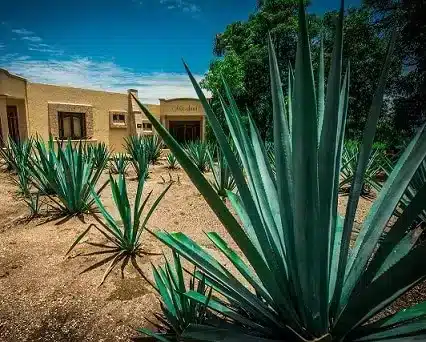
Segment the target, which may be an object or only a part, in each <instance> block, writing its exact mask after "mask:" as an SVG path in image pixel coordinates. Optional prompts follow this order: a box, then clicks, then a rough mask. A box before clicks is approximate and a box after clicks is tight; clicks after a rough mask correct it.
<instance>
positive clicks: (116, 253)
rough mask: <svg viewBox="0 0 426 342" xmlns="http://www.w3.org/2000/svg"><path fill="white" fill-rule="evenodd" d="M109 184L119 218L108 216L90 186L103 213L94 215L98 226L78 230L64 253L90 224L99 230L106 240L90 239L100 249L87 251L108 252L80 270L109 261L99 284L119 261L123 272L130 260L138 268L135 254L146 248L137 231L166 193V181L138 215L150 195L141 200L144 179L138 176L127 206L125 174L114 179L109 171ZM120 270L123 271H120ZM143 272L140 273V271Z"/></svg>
mask: <svg viewBox="0 0 426 342" xmlns="http://www.w3.org/2000/svg"><path fill="white" fill-rule="evenodd" d="M110 184H111V192H112V197H113V199H114V203H115V206H116V208H117V210H118V212H119V215H120V220H116V219H114V218H113V217H112V215H111V213H110V212H109V211H108V210H107V209H106V208H105V206H104V205H103V203H102V202H101V200H100V198H99V195H98V194H97V193H96V192H95V191H94V190H93V189H92V196H93V198H94V201H95V202H96V205H97V206H98V209H99V211H100V213H101V215H102V217H103V220H101V219H100V218H99V217H98V216H97V215H96V214H94V217H95V218H96V220H97V222H98V223H99V224H100V226H97V225H96V224H91V225H90V226H89V227H88V228H87V229H86V230H85V231H84V232H83V233H82V234H80V235H79V236H78V237H77V239H76V240H75V241H74V243H73V244H72V245H71V247H70V249H69V250H68V252H67V253H66V254H67V255H68V254H69V253H70V252H71V251H72V250H73V249H74V247H75V246H76V245H77V244H78V243H79V242H80V241H81V239H82V238H83V237H84V236H85V235H86V234H87V233H88V232H89V231H90V229H92V228H96V229H97V230H98V231H99V232H101V233H102V235H103V236H104V237H106V238H107V239H108V242H107V243H91V245H93V246H95V247H98V248H100V250H98V251H96V252H94V253H89V255H97V254H100V255H105V254H107V255H108V256H107V257H106V258H104V259H102V260H101V261H100V262H97V263H96V264H94V265H92V266H90V267H89V268H87V269H86V270H85V271H83V272H87V271H90V270H93V269H95V268H97V267H100V266H102V265H103V264H106V263H107V262H110V263H109V265H108V267H107V269H106V271H105V273H104V276H103V278H102V281H101V284H103V282H104V281H105V279H106V278H107V277H108V275H109V274H110V273H111V272H112V270H113V269H114V268H115V267H116V266H117V265H118V264H119V263H120V262H121V270H122V272H123V270H124V268H125V267H126V265H127V264H128V262H129V261H131V262H132V264H133V265H134V267H135V268H136V270H137V271H139V272H141V271H140V268H139V267H138V265H137V259H136V257H138V256H139V257H142V256H143V255H144V254H146V251H144V250H143V249H142V241H141V234H142V232H143V231H144V229H145V228H146V224H147V223H148V220H149V218H150V217H151V215H152V213H153V212H154V210H155V208H156V207H157V205H158V204H159V203H160V201H161V199H162V198H163V197H164V195H165V194H166V192H167V190H168V189H169V188H170V185H169V186H168V187H166V189H165V190H164V191H163V192H162V193H161V194H160V196H158V198H157V199H156V200H155V202H154V203H153V205H152V206H151V207H150V208H149V209H148V211H147V213H146V215H145V217H143V216H142V214H143V213H144V210H145V207H146V205H147V202H148V200H149V198H150V197H151V194H152V191H151V192H150V193H149V194H148V196H147V197H146V198H145V200H143V201H142V191H143V187H144V179H143V178H142V179H140V180H139V183H138V189H137V192H136V197H135V203H134V206H133V212H132V208H131V206H130V201H129V196H128V193H127V185H126V178H125V177H124V175H123V174H120V175H119V176H118V181H116V180H114V178H113V177H112V175H110ZM122 274H123V273H122ZM141 275H142V276H144V275H143V274H141Z"/></svg>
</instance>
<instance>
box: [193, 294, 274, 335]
mask: <svg viewBox="0 0 426 342" xmlns="http://www.w3.org/2000/svg"><path fill="white" fill-rule="evenodd" d="M185 296H187V297H188V298H190V299H192V300H195V301H197V302H198V303H201V304H204V303H206V301H207V297H206V296H204V295H202V294H200V293H198V292H195V291H188V292H187V293H185ZM207 305H208V307H209V308H210V309H212V310H214V311H217V312H219V313H220V314H222V315H224V316H226V317H229V318H231V319H233V320H235V321H237V322H240V323H241V324H244V325H245V326H248V327H251V328H253V329H256V331H263V332H264V333H266V334H267V333H268V332H269V330H268V329H267V328H265V327H263V326H261V325H259V324H257V323H255V322H254V321H252V320H250V319H247V318H245V317H244V316H242V315H240V314H238V313H237V312H236V311H234V310H231V309H230V308H229V307H227V306H225V305H222V304H221V303H219V302H218V301H216V300H214V299H210V300H209V301H208V304H207Z"/></svg>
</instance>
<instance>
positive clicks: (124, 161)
mask: <svg viewBox="0 0 426 342" xmlns="http://www.w3.org/2000/svg"><path fill="white" fill-rule="evenodd" d="M129 165H130V160H129V158H128V157H127V156H126V155H125V154H124V153H118V154H115V155H114V156H113V157H112V158H111V161H110V166H109V171H110V172H111V173H112V174H115V175H119V174H123V175H125V174H126V172H127V168H128V167H129Z"/></svg>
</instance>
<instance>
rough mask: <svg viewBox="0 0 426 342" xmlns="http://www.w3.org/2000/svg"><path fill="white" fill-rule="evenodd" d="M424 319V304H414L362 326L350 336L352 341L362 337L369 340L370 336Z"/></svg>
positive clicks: (425, 305) (425, 304)
mask: <svg viewBox="0 0 426 342" xmlns="http://www.w3.org/2000/svg"><path fill="white" fill-rule="evenodd" d="M425 318H426V302H422V303H419V304H416V305H414V306H412V307H410V308H407V309H403V310H401V311H399V312H397V313H396V314H394V315H391V316H387V317H385V318H382V319H380V320H378V321H376V322H374V323H371V324H367V325H364V326H362V327H360V328H359V329H357V331H356V333H355V334H352V337H353V338H354V339H359V338H362V337H367V338H371V337H372V335H374V334H376V333H380V332H383V331H387V330H390V329H393V328H396V327H399V326H401V325H402V326H404V325H405V324H406V323H411V322H418V321H419V319H425Z"/></svg>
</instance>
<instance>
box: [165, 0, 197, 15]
mask: <svg viewBox="0 0 426 342" xmlns="http://www.w3.org/2000/svg"><path fill="white" fill-rule="evenodd" d="M160 4H163V5H165V6H167V8H168V9H175V8H178V9H180V10H182V11H183V12H188V13H193V14H196V13H199V12H201V8H200V7H199V6H198V5H196V4H194V3H193V2H190V1H186V0H160Z"/></svg>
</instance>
